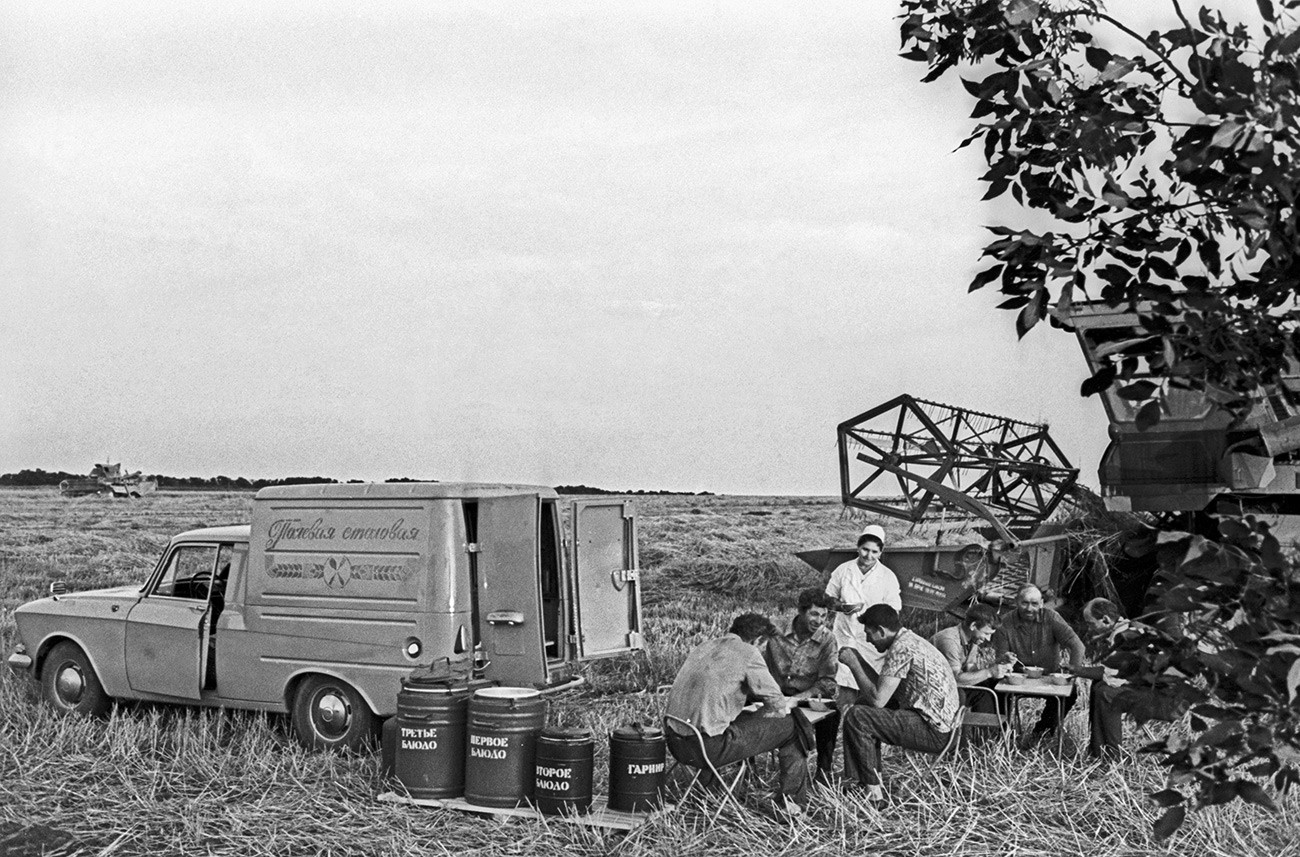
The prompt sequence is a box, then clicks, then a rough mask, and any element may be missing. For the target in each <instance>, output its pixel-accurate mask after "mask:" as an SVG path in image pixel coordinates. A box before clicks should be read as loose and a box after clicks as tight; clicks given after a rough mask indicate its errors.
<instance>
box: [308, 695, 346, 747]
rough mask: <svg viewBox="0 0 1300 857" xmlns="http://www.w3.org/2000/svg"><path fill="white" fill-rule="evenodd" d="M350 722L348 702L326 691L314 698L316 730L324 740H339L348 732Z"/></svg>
mask: <svg viewBox="0 0 1300 857" xmlns="http://www.w3.org/2000/svg"><path fill="white" fill-rule="evenodd" d="M351 720H352V711H351V709H349V708H348V702H347V700H346V699H344V698H343V697H341V696H339V695H338V694H337V693H335V692H334V691H333V690H327V691H324V692H323V693H321V695H320V696H318V697H317V698H316V728H317V729H319V730H320V734H321V735H324V736H325V737H326V738H331V739H335V738H341V737H343V736H344V735H345V734H347V731H348V724H349V723H350V722H351Z"/></svg>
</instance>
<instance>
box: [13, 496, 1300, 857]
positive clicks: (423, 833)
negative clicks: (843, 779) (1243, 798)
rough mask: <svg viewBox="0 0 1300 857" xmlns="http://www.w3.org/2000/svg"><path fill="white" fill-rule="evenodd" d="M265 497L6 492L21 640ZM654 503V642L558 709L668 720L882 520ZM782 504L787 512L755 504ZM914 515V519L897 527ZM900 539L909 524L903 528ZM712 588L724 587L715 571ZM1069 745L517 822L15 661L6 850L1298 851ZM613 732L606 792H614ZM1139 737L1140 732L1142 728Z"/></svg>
mask: <svg viewBox="0 0 1300 857" xmlns="http://www.w3.org/2000/svg"><path fill="white" fill-rule="evenodd" d="M249 501H250V498H249V496H248V495H246V494H231V495H214V494H207V495H204V494H183V495H167V494H161V495H156V496H153V497H148V498H144V499H143V500H140V501H136V502H133V503H127V502H121V501H116V502H114V501H110V500H107V499H103V498H82V499H79V500H72V501H69V500H65V499H62V498H59V497H58V496H57V494H54V493H52V492H37V491H29V492H17V491H14V492H0V645H2V646H3V649H4V651H5V652H6V653H7V652H8V651H9V649H10V648H11V646H12V642H13V620H12V610H13V608H14V607H15V606H16V605H17V604H19V603H21V602H23V601H25V600H27V599H29V598H33V597H36V596H38V595H40V594H43V593H44V591H45V589H46V585H47V583H48V580H49V579H50V578H51V577H53V576H63V577H65V578H66V579H67V580H68V584H69V587H70V588H88V587H91V586H104V585H110V584H115V583H124V582H128V581H136V580H139V579H140V578H141V576H142V575H143V574H145V573H146V572H147V570H148V568H149V567H150V566H151V565H152V563H153V561H154V560H155V558H156V557H157V554H158V552H159V550H160V549H161V547H162V545H163V544H164V543H165V541H166V538H167V537H168V536H169V535H170V534H171V533H173V532H175V531H177V530H180V529H184V528H188V527H192V526H198V525H207V524H219V523H230V522H234V521H239V520H242V519H245V517H246V515H247V508H248V504H249ZM638 504H639V507H640V515H641V518H640V524H641V545H642V559H643V562H642V565H643V567H644V568H645V569H646V571H647V578H646V583H645V585H646V589H647V592H646V595H647V597H646V601H647V606H646V639H647V646H648V648H647V651H645V652H643V653H639V654H637V655H635V656H631V657H627V658H620V659H616V660H612V661H607V662H601V663H597V664H594V665H592V666H591V667H589V668H588V678H589V680H590V684H589V686H588V687H587V688H586V689H584V691H583V692H582V693H580V694H573V695H570V696H569V697H567V698H564V699H559V700H556V702H555V704H554V707H553V709H552V720H554V721H557V722H561V723H566V724H581V725H586V726H588V727H590V728H592V729H594V730H596V732H597V733H598V734H604V733H605V732H607V731H608V730H611V729H613V728H615V727H617V726H619V725H622V724H624V723H627V722H630V721H634V720H644V721H650V722H654V721H657V720H658V718H659V716H660V714H661V713H662V705H663V699H662V696H661V695H659V694H656V693H654V692H653V688H655V687H656V686H657V685H659V684H662V683H664V682H667V681H670V680H671V678H672V675H673V673H674V672H675V670H676V667H677V665H678V664H679V663H680V661H681V659H682V658H683V657H684V655H685V653H686V651H688V650H689V648H690V647H691V646H693V645H695V644H696V643H697V642H699V641H700V640H702V639H705V638H707V637H709V636H713V635H715V634H717V633H720V632H721V631H722V630H723V629H724V626H725V624H726V623H727V621H728V620H729V618H730V616H731V615H733V614H734V613H735V612H737V611H740V610H744V609H757V610H763V611H768V612H772V613H781V615H782V616H788V615H789V611H788V604H789V601H790V598H789V596H790V593H791V591H792V590H794V589H797V588H798V587H799V586H804V585H813V584H817V583H820V582H821V581H820V579H819V576H818V575H817V574H816V573H815V572H813V571H812V570H811V569H806V568H804V567H803V565H802V563H801V562H799V561H798V560H797V559H794V558H793V557H792V556H791V554H792V552H793V551H794V550H796V549H804V548H808V547H819V546H829V545H836V544H846V543H850V542H851V541H852V538H853V535H854V534H855V533H856V532H857V530H858V529H859V527H860V523H859V522H855V521H852V520H848V519H845V518H844V517H842V516H841V514H840V510H839V506H838V504H836V503H833V502H831V501H829V500H826V501H822V500H800V499H785V498H691V497H673V498H647V499H642V500H638ZM755 513H766V514H755ZM891 529H897V528H891ZM892 535H897V534H895V533H891V536H892ZM701 584H703V585H701ZM1080 707H1082V706H1078V707H1076V712H1075V713H1072V714H1071V716H1070V718H1069V720H1068V722H1067V726H1068V729H1069V731H1070V738H1071V740H1070V741H1067V746H1066V752H1065V753H1064V755H1063V756H1058V754H1057V753H1056V752H1055V751H1054V749H1047V750H1044V749H1040V748H1035V749H1032V750H1027V751H1021V750H1016V749H1008V748H1006V747H1004V746H1002V745H1001V744H998V743H996V742H995V743H993V744H990V745H985V746H983V747H977V748H976V749H975V750H974V751H973V752H972V753H971V754H970V755H965V756H962V757H959V758H958V759H956V760H955V761H953V762H951V763H947V762H946V763H944V764H943V765H941V766H940V767H939V768H938V769H937V771H936V772H935V773H931V772H930V771H929V770H928V768H927V767H926V766H927V765H928V761H929V757H925V756H918V755H915V754H910V753H904V752H892V753H887V755H886V759H885V772H886V776H887V778H888V781H889V784H890V789H891V793H892V798H893V802H892V804H891V806H890V807H889V808H888V809H887V810H886V811H885V812H883V813H880V812H877V811H876V810H874V809H872V808H871V807H869V806H866V805H863V804H862V803H860V802H858V801H856V800H855V799H853V798H851V797H846V796H842V795H838V794H830V793H826V792H822V793H820V794H818V796H817V798H816V799H815V800H814V803H813V808H812V811H811V812H810V814H809V818H808V820H807V821H806V822H803V823H800V824H799V825H797V826H795V827H783V826H779V825H777V824H775V823H773V822H771V821H769V820H768V819H767V818H766V817H765V816H764V815H762V814H761V812H760V810H761V809H762V808H763V807H764V806H765V800H764V793H763V786H762V784H763V783H770V782H771V781H772V777H771V775H770V773H771V772H767V771H760V775H759V777H758V778H757V779H756V781H755V783H754V784H753V786H752V787H751V789H750V790H749V791H748V793H747V795H746V800H747V801H748V802H749V803H750V805H751V807H752V808H753V809H754V810H755V811H754V812H751V813H747V814H746V815H745V816H744V817H739V816H737V815H736V814H735V813H734V812H732V811H730V810H728V811H726V812H724V813H723V815H722V816H721V818H720V819H719V820H718V821H717V823H716V824H710V823H709V821H708V816H709V815H710V814H712V812H713V810H714V808H715V807H714V806H713V805H709V806H707V807H704V806H700V805H698V804H696V803H695V802H694V801H691V802H688V804H687V805H685V806H683V807H680V808H678V809H676V810H673V811H670V812H667V813H663V814H660V815H656V816H655V817H653V818H652V819H651V820H650V821H648V822H647V823H646V824H645V825H644V826H642V827H641V828H639V829H638V830H637V831H635V832H633V833H631V834H628V835H622V834H615V833H606V832H601V831H598V830H593V829H588V828H580V827H574V826H570V825H565V824H559V823H554V822H549V823H548V822H518V821H516V822H510V823H507V824H502V823H499V822H496V821H493V820H485V819H481V818H477V817H473V816H466V815H461V814H458V813H453V812H442V811H433V810H427V809H418V808H411V807H405V806H400V805H394V804H388V803H381V802H379V801H377V800H376V797H377V795H378V794H380V793H381V792H382V791H384V790H386V788H387V787H388V786H387V785H386V784H385V782H384V781H383V780H382V779H381V778H380V776H379V774H378V771H377V764H376V759H375V758H374V757H370V756H352V757H338V756H331V755H325V754H316V753H307V752H305V751H303V750H302V749H300V748H298V747H297V745H296V744H295V743H294V742H293V741H292V739H291V738H290V737H289V736H288V735H287V733H286V729H285V725H284V722H283V719H282V718H279V717H273V716H264V715H253V714H246V713H236V712H214V711H190V710H186V709H180V708H172V707H168V706H148V705H125V706H120V707H118V708H117V709H116V710H115V712H114V714H113V716H112V718H111V719H110V720H109V721H107V722H90V721H84V720H73V719H68V718H61V717H55V716H53V715H52V714H51V713H50V712H49V711H47V710H46V709H45V708H44V707H43V706H41V705H39V704H36V703H35V702H34V701H33V699H32V698H31V694H30V691H29V689H28V688H26V687H25V686H23V685H21V684H19V683H18V682H16V681H15V680H14V679H13V678H12V677H11V676H10V675H9V674H8V671H7V670H6V671H4V675H3V676H0V853H2V852H3V850H4V835H5V832H13V831H14V830H16V829H17V828H18V827H20V826H23V825H37V826H38V829H39V830H44V831H46V832H52V836H53V839H51V840H50V841H51V843H52V845H51V847H52V848H53V850H51V851H49V852H48V853H83V854H122V855H133V854H158V853H208V854H240V855H243V854H249V855H260V854H316V853H323V854H329V853H347V854H374V855H384V854H407V853H431V854H455V855H457V857H468V856H469V855H478V854H483V855H498V854H505V855H521V857H526V856H527V855H538V857H559V855H563V854H580V855H597V854H615V853H617V854H619V855H629V857H639V855H660V854H674V855H681V857H688V856H689V855H717V857H730V855H735V857H741V855H744V857H750V855H753V854H764V855H771V854H786V853H790V854H799V855H840V854H845V853H870V854H899V855H904V854H906V855H911V854H922V855H931V854H933V855H939V854H944V855H948V854H956V855H994V854H1025V855H1036V854H1044V855H1045V854H1053V855H1054V854H1063V853H1068V854H1085V853H1086V854H1089V855H1095V857H1109V855H1136V854H1209V855H1253V854H1259V855H1293V854H1300V847H1298V846H1297V843H1298V842H1300V801H1298V800H1297V798H1295V797H1290V798H1287V799H1285V800H1284V801H1283V811H1282V812H1281V813H1279V814H1277V815H1270V814H1266V813H1264V812H1263V811H1261V810H1258V809H1255V808H1250V807H1245V806H1241V805H1233V806H1229V807H1226V808H1219V809H1215V810H1211V811H1206V812H1201V813H1197V814H1196V815H1194V816H1193V817H1192V818H1191V819H1190V820H1189V822H1188V823H1187V824H1186V825H1185V827H1184V829H1183V830H1182V831H1180V832H1179V833H1178V834H1177V835H1176V836H1175V838H1174V839H1173V840H1172V841H1171V842H1170V843H1165V844H1157V843H1153V842H1152V841H1151V840H1150V837H1149V835H1148V830H1149V829H1150V824H1151V821H1152V820H1153V819H1154V817H1155V815H1156V813H1157V810H1156V809H1155V808H1154V807H1153V806H1152V805H1151V804H1150V803H1149V802H1148V801H1147V800H1146V798H1145V795H1146V794H1147V793H1148V792H1150V791H1153V790H1155V789H1158V788H1160V787H1162V785H1163V779H1162V773H1161V770H1160V768H1159V767H1158V766H1156V765H1155V764H1154V763H1153V762H1151V761H1150V760H1147V759H1138V760H1134V761H1132V762H1129V763H1126V764H1124V765H1120V766H1116V767H1112V768H1108V769H1106V768H1100V767H1097V766H1095V765H1093V764H1091V763H1089V762H1087V761H1086V760H1085V759H1083V758H1081V757H1080V756H1079V755H1078V753H1077V751H1076V749H1075V747H1077V743H1078V742H1080V741H1082V740H1083V737H1084V736H1083V726H1084V722H1083V720H1082V716H1081V713H1080V712H1079V711H1078V710H1077V708H1080ZM601 743H603V742H600V741H598V742H597V744H598V754H599V757H598V759H597V782H596V788H597V791H602V790H603V789H604V787H605V782H604V780H605V774H604V770H605V767H606V760H605V758H604V755H605V750H604V748H603V747H601V746H600V744H601ZM1131 744H1132V746H1136V742H1131Z"/></svg>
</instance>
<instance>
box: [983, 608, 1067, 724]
mask: <svg viewBox="0 0 1300 857" xmlns="http://www.w3.org/2000/svg"><path fill="white" fill-rule="evenodd" d="M993 651H994V652H996V653H997V654H998V656H999V657H1001V656H1002V655H1003V654H1004V653H1006V652H1013V653H1014V654H1015V656H1016V658H1017V660H1019V661H1020V663H1022V664H1024V665H1025V666H1027V667H1042V668H1043V669H1044V670H1046V671H1047V672H1049V673H1053V672H1056V671H1057V670H1059V669H1060V668H1061V657H1062V655H1063V654H1064V653H1068V654H1069V657H1070V668H1071V669H1072V670H1077V669H1078V668H1079V667H1080V666H1082V665H1083V641H1082V640H1080V639H1079V635H1078V634H1076V633H1074V629H1073V628H1071V627H1070V625H1069V623H1067V622H1066V621H1065V620H1064V619H1062V618H1061V614H1060V613H1057V612H1056V611H1055V610H1053V609H1052V608H1050V607H1045V606H1044V605H1043V593H1042V591H1041V590H1039V588H1038V587H1037V586H1034V585H1033V584H1029V585H1027V586H1022V587H1021V588H1020V591H1019V592H1017V593H1016V609H1015V612H1014V613H1012V614H1011V615H1010V616H1008V617H1006V618H1005V619H1003V620H1002V626H1001V627H1000V628H998V630H997V631H996V632H994V634H993ZM1077 697H1078V693H1077V691H1076V690H1075V688H1074V687H1071V688H1070V695H1069V696H1067V697H1065V698H1064V699H1062V700H1061V704H1060V706H1059V710H1060V715H1059V719H1060V720H1064V719H1065V715H1067V714H1069V713H1070V709H1071V708H1072V707H1073V706H1074V701H1075V699H1076V698H1077ZM1057 711H1058V706H1056V705H1050V704H1049V705H1044V706H1043V716H1042V717H1040V718H1039V720H1038V725H1036V726H1035V727H1034V732H1033V734H1034V737H1036V738H1038V737H1042V736H1044V735H1047V734H1049V733H1051V732H1054V731H1055V730H1056V728H1057V726H1059V725H1060V723H1059V720H1058V715H1057Z"/></svg>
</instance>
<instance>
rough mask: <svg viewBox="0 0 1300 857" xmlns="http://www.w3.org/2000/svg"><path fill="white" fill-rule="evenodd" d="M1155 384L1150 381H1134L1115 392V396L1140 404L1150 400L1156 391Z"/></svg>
mask: <svg viewBox="0 0 1300 857" xmlns="http://www.w3.org/2000/svg"><path fill="white" fill-rule="evenodd" d="M1158 389H1159V387H1157V386H1156V385H1155V384H1153V383H1151V382H1150V381H1145V380H1143V381H1134V382H1133V383H1132V384H1126V385H1124V386H1123V387H1120V388H1119V389H1118V390H1116V391H1115V392H1116V395H1118V396H1119V397H1120V398H1121V399H1128V400H1129V401H1132V402H1141V401H1143V400H1145V399H1149V398H1151V394H1152V393H1154V392H1155V391H1156V390H1158Z"/></svg>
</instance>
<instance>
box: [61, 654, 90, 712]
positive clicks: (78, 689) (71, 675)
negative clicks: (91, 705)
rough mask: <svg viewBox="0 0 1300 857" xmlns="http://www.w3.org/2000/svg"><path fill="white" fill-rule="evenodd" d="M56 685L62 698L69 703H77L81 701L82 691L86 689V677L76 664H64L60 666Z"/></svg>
mask: <svg viewBox="0 0 1300 857" xmlns="http://www.w3.org/2000/svg"><path fill="white" fill-rule="evenodd" d="M54 687H55V689H56V690H57V691H58V692H59V698H60V699H62V700H63V701H65V702H67V703H68V704H69V705H76V704H77V703H78V702H80V701H81V693H82V691H84V690H85V689H86V679H85V678H84V677H83V676H82V675H81V670H80V669H79V668H78V667H77V665H76V664H64V665H63V666H61V667H59V672H58V675H57V676H56V677H55V679H54Z"/></svg>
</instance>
